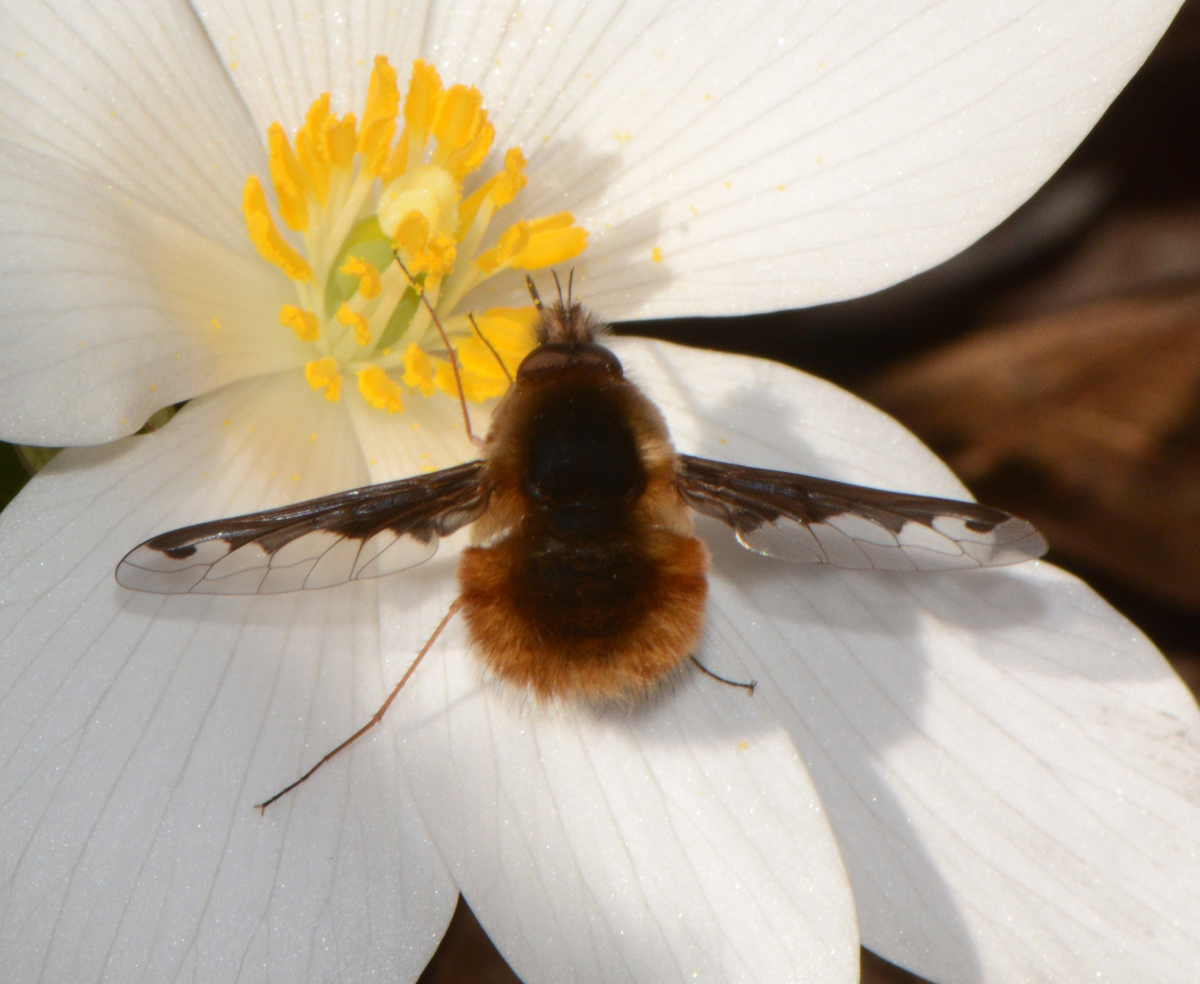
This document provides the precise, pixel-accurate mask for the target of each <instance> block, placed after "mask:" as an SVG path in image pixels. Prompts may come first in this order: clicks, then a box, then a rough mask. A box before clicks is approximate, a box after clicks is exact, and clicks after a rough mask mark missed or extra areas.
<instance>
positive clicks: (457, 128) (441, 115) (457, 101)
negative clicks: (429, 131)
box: [433, 85, 487, 159]
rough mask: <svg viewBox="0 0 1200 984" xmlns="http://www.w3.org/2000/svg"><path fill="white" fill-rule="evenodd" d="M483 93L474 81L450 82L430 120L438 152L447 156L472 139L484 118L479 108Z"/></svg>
mask: <svg viewBox="0 0 1200 984" xmlns="http://www.w3.org/2000/svg"><path fill="white" fill-rule="evenodd" d="M482 106H483V94H482V93H481V92H480V91H479V90H478V89H476V88H475V87H474V86H473V85H472V86H468V85H452V86H451V87H450V88H449V89H447V90H446V94H445V96H443V97H442V105H441V107H440V108H439V110H438V114H437V118H436V119H435V120H434V121H433V135H434V136H435V137H437V142H438V154H439V155H440V156H441V157H442V158H443V159H445V158H448V157H449V156H450V155H451V154H452V153H454V151H456V150H460V149H461V148H463V147H465V146H466V145H467V144H469V143H470V142H471V141H472V140H474V139H475V135H476V134H477V133H478V132H479V128H480V127H481V126H483V124H484V122H485V121H486V119H487V114H486V113H484V112H483V111H482Z"/></svg>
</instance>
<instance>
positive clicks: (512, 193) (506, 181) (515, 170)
mask: <svg viewBox="0 0 1200 984" xmlns="http://www.w3.org/2000/svg"><path fill="white" fill-rule="evenodd" d="M495 181H496V187H495V188H494V189H493V191H492V201H494V202H495V203H496V207H497V208H500V207H501V206H502V205H507V204H508V203H509V202H511V201H512V200H513V199H514V198H516V197H517V192H518V191H520V190H521V189H522V188H524V187H525V183H526V182H527V181H528V179H527V178H526V177H525V155H524V154H522V153H521V148H520V147H509V148H508V150H507V151H505V152H504V170H503V171H501V172H500V173H499V174H497V175H496V178H495Z"/></svg>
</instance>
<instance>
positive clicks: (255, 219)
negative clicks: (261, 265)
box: [242, 174, 313, 283]
mask: <svg viewBox="0 0 1200 984" xmlns="http://www.w3.org/2000/svg"><path fill="white" fill-rule="evenodd" d="M242 214H243V215H244V216H245V217H246V228H247V230H248V231H249V233H250V241H251V242H252V243H254V245H255V246H256V247H257V248H258V252H259V254H260V255H261V256H262V258H263V259H264V260H266V261H267V262H268V263H274V264H275V265H276V266H277V267H279V269H281V270H282V271H283V272H284V273H285V274H287V275H288V277H290V278H291V279H292V280H297V281H300V282H301V283H304V282H305V281H308V280H311V279H312V275H313V272H312V267H310V266H309V265H308V262H307V261H306V260H305V259H304V257H302V256H301V255H300V254H299V253H297V252H296V251H295V250H294V249H292V247H291V246H290V245H289V244H288V242H287V240H285V239H284V238H283V236H282V235H281V234H280V232H279V230H278V229H277V228H276V227H275V220H274V219H272V218H271V212H270V210H269V209H268V208H267V196H266V195H265V194H264V193H263V187H262V183H261V182H260V181H259V180H258V178H257V177H255V176H254V175H253V174H252V175H250V177H248V178H247V179H246V187H245V188H244V189H243V190H242Z"/></svg>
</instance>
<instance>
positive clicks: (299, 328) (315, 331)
mask: <svg viewBox="0 0 1200 984" xmlns="http://www.w3.org/2000/svg"><path fill="white" fill-rule="evenodd" d="M279 323H280V324H281V325H283V326H284V327H285V328H291V329H292V331H294V332H295V333H296V337H297V338H298V339H300V341H302V342H315V341H316V340H317V339H318V338H320V337H321V324H320V322H318V321H317V316H316V315H315V314H313V313H312V312H311V311H305V310H303V309H301V308H298V307H296V305H295V304H285V305H283V307H281V308H280V309H279Z"/></svg>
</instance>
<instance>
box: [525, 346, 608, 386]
mask: <svg viewBox="0 0 1200 984" xmlns="http://www.w3.org/2000/svg"><path fill="white" fill-rule="evenodd" d="M577 366H578V367H581V368H589V369H600V370H602V371H604V372H606V373H608V374H610V375H612V376H623V375H624V370H623V369H622V368H621V362H620V360H619V359H618V358H617V357H616V356H615V355H613V353H612V352H610V351H609V350H608V349H606V348H605V347H604V346H603V345H597V344H595V343H594V342H546V343H545V344H543V345H539V346H538V347H537V348H535V349H534V350H533V351H532V352H530V353H529V354H528V355H527V356H525V359H524V361H523V362H522V363H521V366H520V368H519V369H518V370H517V378H518V379H524V378H527V377H529V376H531V375H533V374H535V373H542V372H554V371H556V370H560V369H566V368H568V367H571V368H574V367H577Z"/></svg>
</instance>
